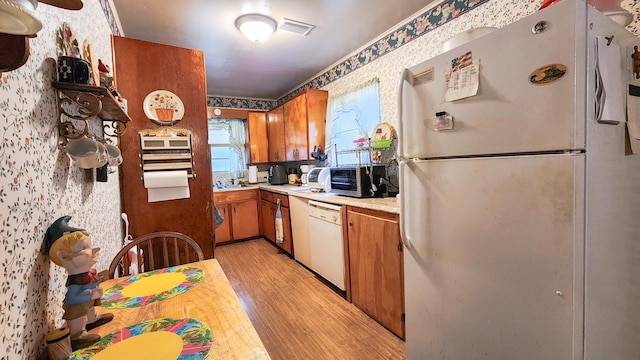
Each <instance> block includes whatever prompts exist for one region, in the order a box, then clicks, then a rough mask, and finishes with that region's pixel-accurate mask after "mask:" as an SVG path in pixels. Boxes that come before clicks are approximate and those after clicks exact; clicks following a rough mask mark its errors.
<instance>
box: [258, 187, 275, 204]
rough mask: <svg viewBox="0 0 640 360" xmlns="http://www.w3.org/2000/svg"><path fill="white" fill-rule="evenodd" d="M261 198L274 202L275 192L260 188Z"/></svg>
mask: <svg viewBox="0 0 640 360" xmlns="http://www.w3.org/2000/svg"><path fill="white" fill-rule="evenodd" d="M260 199H262V200H263V201H268V202H271V203H272V202H273V193H272V192H269V191H266V190H260Z"/></svg>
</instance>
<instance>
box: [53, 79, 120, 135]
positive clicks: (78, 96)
mask: <svg viewBox="0 0 640 360" xmlns="http://www.w3.org/2000/svg"><path fill="white" fill-rule="evenodd" d="M51 86H53V87H54V88H55V89H56V90H58V110H59V111H58V117H59V121H60V125H59V131H60V135H62V136H63V137H64V138H65V141H67V140H68V139H77V138H79V137H82V136H86V135H88V133H89V123H88V120H90V119H91V118H94V117H97V118H100V119H101V121H103V122H104V121H111V122H113V124H112V125H109V124H103V130H104V131H105V133H107V134H108V135H111V136H120V135H122V134H123V133H124V132H125V131H126V129H127V123H128V122H129V121H131V118H130V117H129V115H127V113H125V112H124V110H123V109H122V107H120V105H118V101H117V100H116V98H115V97H114V96H113V95H111V93H110V92H109V90H108V89H107V88H104V87H99V86H92V85H83V84H74V83H65V82H55V81H54V82H52V83H51ZM68 105H76V106H77V113H70V112H69V111H68V109H67V106H68ZM62 115H64V116H66V117H67V118H70V119H73V120H80V121H84V122H85V126H84V129H79V128H77V127H76V126H75V124H74V123H73V122H72V121H63V119H62ZM107 129H110V130H108V131H107Z"/></svg>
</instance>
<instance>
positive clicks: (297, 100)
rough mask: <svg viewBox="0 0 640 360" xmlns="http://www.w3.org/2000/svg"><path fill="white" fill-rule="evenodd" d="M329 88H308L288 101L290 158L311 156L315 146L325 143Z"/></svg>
mask: <svg viewBox="0 0 640 360" xmlns="http://www.w3.org/2000/svg"><path fill="white" fill-rule="evenodd" d="M328 94H329V93H328V92H327V91H325V90H317V89H307V90H305V91H304V92H303V93H301V94H300V95H298V96H296V97H294V98H293V99H291V100H289V101H287V102H286V103H284V125H285V149H286V160H287V161H296V160H309V159H311V152H312V151H313V148H314V146H322V147H324V146H325V143H324V142H325V125H326V119H327V99H328Z"/></svg>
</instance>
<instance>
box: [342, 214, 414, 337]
mask: <svg viewBox="0 0 640 360" xmlns="http://www.w3.org/2000/svg"><path fill="white" fill-rule="evenodd" d="M347 226H348V229H347V234H348V235H347V236H348V241H349V273H350V280H351V301H352V302H353V304H354V305H355V306H357V307H358V308H359V309H360V310H362V311H364V312H365V313H366V314H368V315H369V316H371V317H372V318H373V319H375V320H376V321H378V322H379V323H380V324H382V325H383V326H385V327H386V328H387V329H389V330H390V331H391V332H393V333H394V334H396V335H397V336H399V337H400V338H402V339H404V338H405V328H404V268H403V264H404V260H403V253H402V249H403V248H402V240H401V238H400V228H399V221H398V215H396V214H390V213H385V212H381V211H375V210H368V209H361V208H355V207H351V206H349V207H347Z"/></svg>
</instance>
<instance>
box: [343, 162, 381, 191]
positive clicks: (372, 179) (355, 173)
mask: <svg viewBox="0 0 640 360" xmlns="http://www.w3.org/2000/svg"><path fill="white" fill-rule="evenodd" d="M385 177H386V169H385V167H384V166H382V165H374V166H373V167H371V166H355V167H335V168H331V192H332V193H336V194H339V195H345V196H351V197H358V198H364V197H380V196H383V195H384V192H385V188H386V186H381V185H382V183H381V180H382V179H384V178H385Z"/></svg>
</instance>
